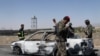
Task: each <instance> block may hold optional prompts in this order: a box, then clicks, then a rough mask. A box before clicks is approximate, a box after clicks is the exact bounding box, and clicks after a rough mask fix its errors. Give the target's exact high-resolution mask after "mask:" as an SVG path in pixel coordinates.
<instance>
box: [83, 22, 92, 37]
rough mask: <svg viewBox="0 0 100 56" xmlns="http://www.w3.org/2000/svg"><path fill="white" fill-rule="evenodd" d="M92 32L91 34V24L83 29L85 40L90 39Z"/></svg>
mask: <svg viewBox="0 0 100 56" xmlns="http://www.w3.org/2000/svg"><path fill="white" fill-rule="evenodd" d="M92 32H93V27H92V25H91V24H89V25H87V27H86V29H85V34H86V35H87V36H86V37H87V38H92Z"/></svg>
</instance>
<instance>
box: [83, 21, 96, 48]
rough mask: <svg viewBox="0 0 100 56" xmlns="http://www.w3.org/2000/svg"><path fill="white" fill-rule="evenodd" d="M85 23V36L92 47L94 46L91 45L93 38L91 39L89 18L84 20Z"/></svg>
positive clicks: (91, 29) (91, 31) (91, 30)
mask: <svg viewBox="0 0 100 56" xmlns="http://www.w3.org/2000/svg"><path fill="white" fill-rule="evenodd" d="M85 24H86V25H87V26H86V28H85V30H84V33H85V35H86V38H87V39H88V42H89V45H92V47H94V45H93V39H92V34H93V27H92V25H91V24H90V21H89V20H85Z"/></svg>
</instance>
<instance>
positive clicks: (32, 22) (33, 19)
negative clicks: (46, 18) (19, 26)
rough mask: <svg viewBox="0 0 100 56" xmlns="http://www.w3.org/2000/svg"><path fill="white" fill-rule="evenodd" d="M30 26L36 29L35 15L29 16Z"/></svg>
mask: <svg viewBox="0 0 100 56" xmlns="http://www.w3.org/2000/svg"><path fill="white" fill-rule="evenodd" d="M31 28H32V29H37V18H36V16H34V17H32V18H31Z"/></svg>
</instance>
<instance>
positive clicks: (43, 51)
mask: <svg viewBox="0 0 100 56" xmlns="http://www.w3.org/2000/svg"><path fill="white" fill-rule="evenodd" d="M55 37H56V35H55V34H54V31H53V30H41V31H37V32H35V33H33V34H31V35H29V36H28V37H26V39H25V40H21V41H16V42H13V43H12V44H11V49H12V51H13V53H14V54H17V55H20V54H35V55H43V56H45V55H46V56H47V55H50V56H56V53H57V47H56V40H55V39H56V38H55ZM66 50H67V53H68V55H69V56H71V55H93V54H94V53H95V52H94V49H93V47H92V44H90V43H89V42H88V41H87V39H84V38H80V37H79V36H77V35H75V36H74V37H73V38H67V42H66Z"/></svg>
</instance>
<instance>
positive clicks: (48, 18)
mask: <svg viewBox="0 0 100 56" xmlns="http://www.w3.org/2000/svg"><path fill="white" fill-rule="evenodd" d="M34 16H36V17H37V20H38V21H37V25H38V28H53V26H54V24H53V22H52V19H53V18H55V19H56V20H57V22H58V21H60V20H62V19H63V17H64V16H69V17H70V18H71V22H72V24H73V27H77V26H84V25H85V24H84V20H86V19H89V20H90V21H91V24H93V25H94V26H95V25H99V24H100V0H0V29H19V28H20V24H24V25H25V29H31V18H32V17H34Z"/></svg>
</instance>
